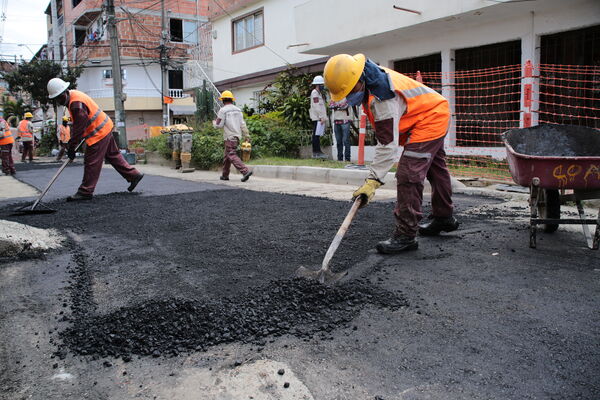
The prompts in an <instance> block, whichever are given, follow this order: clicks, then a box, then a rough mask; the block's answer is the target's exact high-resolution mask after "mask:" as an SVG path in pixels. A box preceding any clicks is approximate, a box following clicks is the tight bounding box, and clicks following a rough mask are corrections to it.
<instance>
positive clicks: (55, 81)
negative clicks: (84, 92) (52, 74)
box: [47, 78, 69, 99]
mask: <svg viewBox="0 0 600 400" xmlns="http://www.w3.org/2000/svg"><path fill="white" fill-rule="evenodd" d="M68 88H69V83H68V82H65V81H63V80H62V79H60V78H52V79H50V80H49V81H48V86H47V89H48V97H49V98H51V99H53V98H55V97H57V96H59V95H60V94H61V93H62V92H64V91H65V90H67V89H68Z"/></svg>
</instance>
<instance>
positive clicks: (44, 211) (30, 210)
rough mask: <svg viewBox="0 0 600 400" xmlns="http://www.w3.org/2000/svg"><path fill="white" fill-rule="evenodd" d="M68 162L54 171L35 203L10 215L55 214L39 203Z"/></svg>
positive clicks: (80, 143)
mask: <svg viewBox="0 0 600 400" xmlns="http://www.w3.org/2000/svg"><path fill="white" fill-rule="evenodd" d="M84 141H85V138H84V139H83V140H82V141H81V142H79V144H78V145H77V147H75V151H77V150H78V149H79V147H81V145H82V144H83V142H84ZM70 162H71V160H70V159H69V158H67V159H66V160H65V161H64V162H63V164H62V165H61V166H60V168H59V169H58V171H56V173H55V174H54V176H53V177H52V179H50V182H48V184H47V185H46V188H45V189H44V190H43V191H42V194H40V196H39V197H38V198H37V199H36V201H35V202H34V203H33V204H32V205H31V206H23V207H21V208H17V209H16V210H15V211H14V212H13V213H12V214H11V215H31V214H51V213H55V212H56V210H55V209H53V208H50V207H48V206H46V205H44V204H41V203H40V201H42V198H43V197H44V196H45V195H46V193H47V192H48V190H50V187H51V186H52V185H53V184H54V182H55V181H56V179H58V176H59V175H60V174H61V172H63V170H64V169H65V168H66V166H67V165H69V163H70ZM38 206H40V207H41V208H36V207H38Z"/></svg>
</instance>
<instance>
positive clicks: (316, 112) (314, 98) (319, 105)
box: [308, 75, 327, 158]
mask: <svg viewBox="0 0 600 400" xmlns="http://www.w3.org/2000/svg"><path fill="white" fill-rule="evenodd" d="M312 85H313V90H312V92H310V109H309V110H308V113H309V115H310V119H311V121H312V123H313V133H312V151H313V158H327V156H326V155H325V154H323V152H322V151H321V136H323V133H324V128H325V124H326V123H327V109H326V108H325V100H323V95H322V92H323V88H324V87H325V81H324V80H323V77H322V76H321V75H317V76H315V78H314V79H313V81H312ZM319 124H322V126H320V128H321V129H320V130H319V129H317V128H318V127H319Z"/></svg>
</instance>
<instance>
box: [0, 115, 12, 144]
mask: <svg viewBox="0 0 600 400" xmlns="http://www.w3.org/2000/svg"><path fill="white" fill-rule="evenodd" d="M2 122H4V126H5V127H6V129H5V131H4V132H1V133H0V146H4V145H5V144H11V143H14V142H15V138H13V136H12V132H11V131H10V127H9V126H8V122H6V121H5V120H4V119H2V118H0V125H1V124H2Z"/></svg>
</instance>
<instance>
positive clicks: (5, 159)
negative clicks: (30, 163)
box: [0, 110, 17, 175]
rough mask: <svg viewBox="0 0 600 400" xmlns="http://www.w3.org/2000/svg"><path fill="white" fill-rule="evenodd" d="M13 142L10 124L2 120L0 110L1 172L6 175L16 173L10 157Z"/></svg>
mask: <svg viewBox="0 0 600 400" xmlns="http://www.w3.org/2000/svg"><path fill="white" fill-rule="evenodd" d="M14 143H15V138H13V136H12V132H11V131H10V126H9V125H8V122H6V121H5V120H4V111H3V110H0V156H1V157H2V172H4V174H6V175H14V174H16V173H17V171H16V170H15V163H14V162H13V157H12V148H13V145H14Z"/></svg>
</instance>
